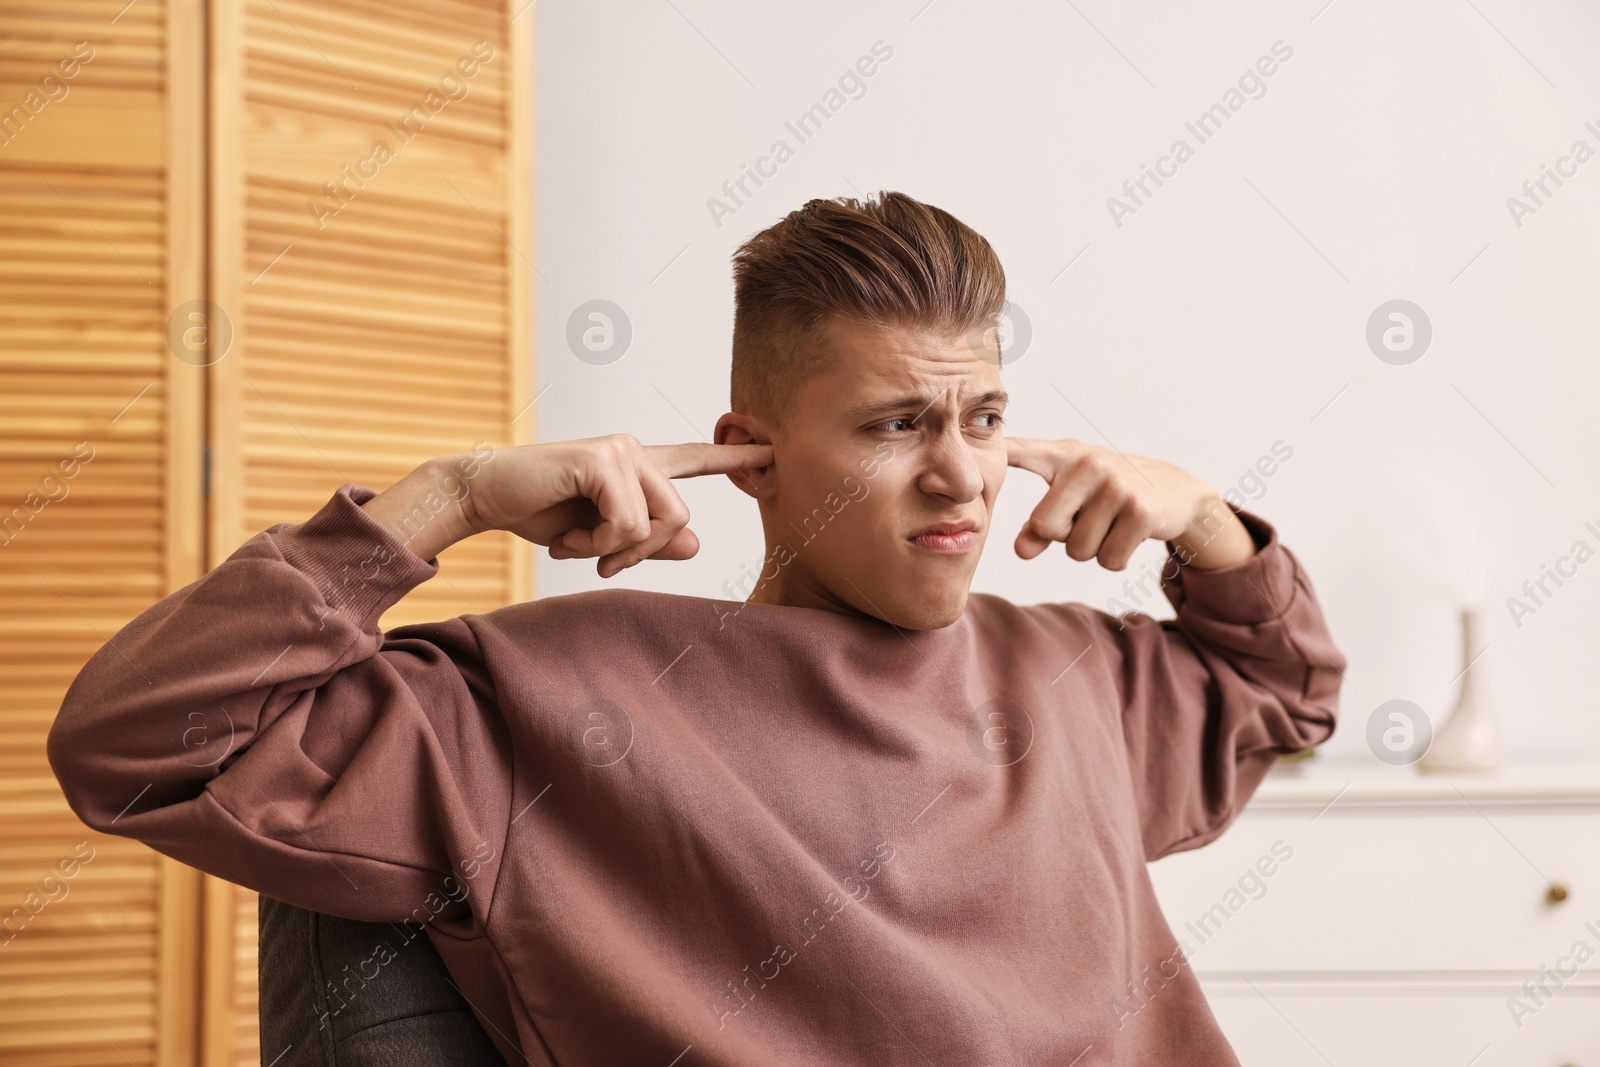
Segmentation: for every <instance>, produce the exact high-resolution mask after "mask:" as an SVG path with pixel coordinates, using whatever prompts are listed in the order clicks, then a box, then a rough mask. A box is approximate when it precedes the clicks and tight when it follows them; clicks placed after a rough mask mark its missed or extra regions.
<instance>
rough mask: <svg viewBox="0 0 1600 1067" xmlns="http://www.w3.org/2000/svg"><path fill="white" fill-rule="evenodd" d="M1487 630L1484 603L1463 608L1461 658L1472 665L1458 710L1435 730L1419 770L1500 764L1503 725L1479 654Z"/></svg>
mask: <svg viewBox="0 0 1600 1067" xmlns="http://www.w3.org/2000/svg"><path fill="white" fill-rule="evenodd" d="M1486 630H1487V627H1486V626H1485V625H1484V619H1483V608H1482V607H1481V606H1479V605H1474V606H1472V607H1469V608H1463V609H1462V611H1461V662H1462V664H1463V665H1464V666H1465V665H1466V664H1471V666H1468V667H1466V669H1465V671H1464V673H1463V674H1462V678H1461V691H1460V693H1459V694H1458V695H1457V696H1456V706H1455V710H1454V711H1452V712H1451V713H1450V718H1449V719H1447V720H1446V721H1445V723H1444V725H1443V726H1441V727H1439V729H1438V731H1437V732H1436V733H1435V734H1434V736H1433V744H1431V745H1430V746H1428V751H1427V752H1426V753H1424V754H1423V757H1422V758H1421V759H1420V760H1418V761H1417V769H1418V770H1420V771H1424V772H1427V773H1443V772H1452V773H1459V772H1463V771H1474V772H1490V771H1496V770H1499V768H1500V725H1499V723H1498V722H1497V721H1496V716H1495V711H1494V707H1493V705H1491V704H1490V703H1489V687H1488V684H1487V679H1486V678H1485V677H1484V661H1483V659H1482V658H1481V656H1480V654H1481V653H1482V652H1483V650H1484V645H1485V643H1484V640H1483V637H1484V633H1485V632H1486ZM1475 657H1477V661H1476V662H1474V658H1475Z"/></svg>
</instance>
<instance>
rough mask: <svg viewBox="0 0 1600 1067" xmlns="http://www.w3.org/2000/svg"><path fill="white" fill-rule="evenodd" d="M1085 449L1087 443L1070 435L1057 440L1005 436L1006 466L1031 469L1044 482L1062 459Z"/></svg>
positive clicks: (1072, 456)
mask: <svg viewBox="0 0 1600 1067" xmlns="http://www.w3.org/2000/svg"><path fill="white" fill-rule="evenodd" d="M1085 451H1088V445H1085V443H1083V442H1078V440H1074V438H1070V437H1067V438H1062V440H1059V442H1045V440H1040V438H1037V437H1008V438H1005V461H1006V466H1010V467H1021V469H1022V470H1032V472H1034V474H1037V475H1038V477H1042V478H1045V480H1046V482H1048V480H1050V478H1051V477H1053V475H1054V474H1056V470H1059V469H1061V466H1062V461H1064V459H1066V461H1070V459H1075V458H1077V456H1080V454H1083V453H1085Z"/></svg>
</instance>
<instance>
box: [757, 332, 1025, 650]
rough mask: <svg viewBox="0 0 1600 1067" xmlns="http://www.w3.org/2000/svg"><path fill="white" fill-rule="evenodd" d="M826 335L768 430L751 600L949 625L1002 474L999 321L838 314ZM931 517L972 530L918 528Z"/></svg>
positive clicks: (917, 625)
mask: <svg viewBox="0 0 1600 1067" xmlns="http://www.w3.org/2000/svg"><path fill="white" fill-rule="evenodd" d="M826 348H827V360H826V362H825V363H824V365H823V370H822V371H821V373H819V374H818V375H817V376H815V377H813V378H811V379H810V380H809V381H807V382H806V383H805V385H804V386H803V387H802V388H801V390H800V391H799V394H798V395H797V396H796V397H795V399H794V405H793V408H792V410H791V411H790V412H789V413H788V418H787V423H786V425H785V427H784V429H783V431H782V433H781V434H776V435H774V437H773V438H772V443H773V465H772V467H771V468H769V469H768V472H767V473H768V479H769V481H768V483H767V489H768V491H767V492H765V493H763V494H762V495H761V497H760V500H761V516H762V523H763V525H764V527H765V529H766V533H767V547H768V559H767V563H766V566H765V567H764V568H763V577H768V578H770V579H771V580H770V581H769V582H767V583H766V584H765V585H764V586H763V587H762V588H760V589H759V590H757V592H756V593H755V594H754V595H753V596H752V597H751V599H752V600H755V601H757V602H764V603H778V604H797V605H802V606H807V607H818V608H826V609H829V610H834V611H842V612H847V613H848V612H860V613H863V614H866V615H871V616H874V617H877V618H880V619H883V620H885V621H887V622H891V623H893V624H894V625H896V626H899V627H901V628H903V629H912V630H926V629H933V628H937V627H943V626H948V625H950V624H951V623H953V622H955V621H956V620H957V619H958V618H960V616H961V613H962V612H963V611H964V610H965V608H966V603H967V593H968V590H969V589H970V587H971V584H972V575H973V572H974V571H975V570H976V569H977V566H978V556H979V553H980V552H981V551H982V549H983V545H984V542H985V540H986V539H987V537H988V533H989V520H990V517H991V516H992V515H993V512H994V500H995V495H996V494H997V493H998V492H999V491H1000V485H1001V483H1002V482H1004V481H1005V475H1006V446H1005V436H1004V432H1003V431H1002V429H1001V426H1000V417H1001V414H1002V413H1003V412H1004V410H1005V406H1006V395H1005V391H1004V390H1003V389H1002V387H1001V384H1000V369H999V350H998V348H996V347H995V341H994V333H993V331H992V330H990V331H987V332H984V331H978V330H975V331H973V332H972V333H970V334H968V335H967V336H964V337H963V336H954V337H945V336H937V335H933V334H927V333H922V332H914V331H907V330H902V329H883V328H876V327H871V326H865V325H862V324H860V323H855V322H851V321H849V320H845V319H834V320H832V321H831V322H830V324H829V326H828V331H827V345H826ZM938 523H953V524H961V525H964V526H965V527H966V529H967V530H968V531H969V532H965V533H959V534H955V535H953V536H951V535H946V536H943V537H938V536H921V537H919V536H917V535H919V534H921V533H922V532H923V531H925V530H926V529H927V528H928V527H930V526H933V525H935V524H938ZM784 546H787V548H788V550H789V551H785V548H784ZM785 561H786V562H785ZM774 570H776V571H777V574H776V576H775V577H774V576H773V572H774Z"/></svg>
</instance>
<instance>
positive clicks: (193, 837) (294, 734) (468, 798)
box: [47, 485, 510, 921]
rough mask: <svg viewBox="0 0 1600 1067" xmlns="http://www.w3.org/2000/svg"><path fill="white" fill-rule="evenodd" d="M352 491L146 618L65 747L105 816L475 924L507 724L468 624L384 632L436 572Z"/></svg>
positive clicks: (505, 789) (359, 899)
mask: <svg viewBox="0 0 1600 1067" xmlns="http://www.w3.org/2000/svg"><path fill="white" fill-rule="evenodd" d="M373 495H374V494H373V492H372V490H370V489H365V488H361V487H358V486H350V485H346V486H344V487H343V488H341V489H340V490H339V491H338V492H337V493H335V494H334V496H333V498H332V499H331V500H330V501H329V502H328V503H327V504H326V505H325V506H324V507H323V508H322V509H321V510H320V511H319V512H317V514H316V515H314V516H313V517H312V518H310V519H309V520H307V521H306V522H304V523H302V524H299V525H280V526H274V527H272V528H271V529H269V530H266V531H265V532H263V533H260V534H257V535H256V536H255V537H253V538H251V539H250V540H249V541H247V542H246V543H245V544H244V545H243V546H241V547H240V548H239V549H238V551H236V552H234V554H233V555H232V556H230V557H228V559H227V560H225V561H224V562H223V563H222V564H221V565H219V566H218V567H216V568H215V569H214V570H212V571H211V572H210V573H209V574H207V575H206V576H205V577H203V578H201V579H200V580H199V581H197V582H194V583H192V584H191V585H189V586H187V587H185V588H183V589H181V590H179V591H177V592H176V593H173V594H172V595H171V596H168V597H167V598H166V599H164V600H162V601H160V602H159V603H157V604H155V605H154V606H153V607H151V608H150V609H148V610H147V611H145V612H144V613H143V614H141V615H139V616H138V617H137V618H135V619H134V620H133V621H132V622H130V623H129V624H128V625H127V626H126V627H124V628H123V629H122V630H121V631H120V632H119V633H118V634H116V636H114V637H113V638H112V639H111V640H110V641H108V642H107V643H106V644H105V645H104V646H103V647H102V648H101V649H100V650H99V651H98V652H96V653H95V655H94V656H93V657H92V658H91V659H90V660H89V662H88V664H87V665H86V666H85V667H84V668H83V670H82V671H81V672H80V673H79V674H78V676H77V678H76V679H75V680H74V681H73V683H72V685H71V687H70V688H69V689H68V690H67V694H66V697H65V700H64V702H63V704H62V706H61V711H60V713H59V715H58V716H57V718H56V720H55V723H54V724H53V725H52V727H51V730H50V735H49V739H48V744H47V751H48V755H49V759H50V765H51V768H52V769H53V770H54V772H55V775H56V777H57V778H58V779H59V780H60V782H61V786H62V789H63V791H64V792H65V794H66V797H67V801H68V803H69V804H70V805H71V807H72V809H73V811H74V812H76V813H77V814H78V816H79V817H80V818H81V819H83V821H84V822H85V823H87V824H88V825H89V826H91V827H93V828H95V829H97V830H101V831H103V832H106V833H111V834H119V835H122V836H125V837H131V838H136V839H138V840H140V841H143V842H144V843H146V844H148V845H149V846H150V847H152V848H154V849H156V850H157V851H159V852H162V853H165V854H166V855H168V856H172V857H174V858H175V859H178V860H181V861H182V862H184V863H187V864H189V865H190V866H193V867H197V868H199V869H200V870H203V871H206V872H208V873H211V874H214V875H217V876H218V877H221V878H225V879H228V880H229V881H232V882H237V883H239V884H240V885H244V886H247V887H249V888H251V889H254V890H257V891H258V892H262V893H265V894H267V895H268V896H272V897H276V898H277V899H279V900H284V901H287V902H289V903H291V904H295V905H298V906H300V907H304V908H310V909H313V910H317V911H322V912H327V913H329V914H334V915H342V916H345V917H347V918H352V919H363V920H368V921H398V920H402V919H405V918H408V917H418V918H445V919H459V918H464V917H465V916H466V915H467V914H468V913H469V911H470V910H471V909H470V904H469V903H468V902H467V897H468V895H469V894H471V893H478V892H481V893H483V894H484V896H485V898H487V896H488V895H489V891H490V890H491V889H492V887H493V881H494V874H495V872H496V870H497V864H496V863H495V861H496V860H497V859H498V858H499V856H500V855H501V853H502V851H503V845H504V834H505V828H506V825H507V812H508V809H509V805H510V750H509V743H508V736H507V732H506V729H505V726H504V724H503V722H502V721H501V719H500V715H499V711H498V709H497V707H496V704H495V701H494V693H493V689H492V685H491V683H490V680H489V678H488V677H487V674H486V672H485V670H484V667H483V665H482V659H481V656H480V653H479V649H478V646H477V643H476V640H475V639H474V637H473V635H472V633H471V631H470V630H469V629H468V627H467V625H466V623H465V622H464V621H462V620H460V619H456V620H453V621H450V622H445V623H438V624H430V625H426V626H411V627H404V628H401V629H397V630H394V631H391V632H390V633H389V634H388V635H387V637H386V636H385V635H384V634H383V633H381V632H380V631H379V629H378V618H379V617H380V616H381V615H382V614H383V612H384V611H385V610H386V609H387V608H388V607H389V606H390V605H392V604H394V603H395V602H396V601H398V600H399V599H400V598H401V597H402V596H404V595H405V594H406V592H407V591H409V590H410V589H411V588H413V587H414V586H416V585H418V584H420V583H421V582H423V581H424V580H426V579H427V578H429V577H431V576H432V575H433V574H435V573H436V572H437V570H438V567H437V565H436V564H435V563H434V562H433V561H425V560H422V559H421V558H419V557H418V556H416V555H415V554H414V553H412V552H411V551H410V550H409V549H408V548H407V547H406V546H405V543H404V542H403V541H401V540H400V539H399V538H397V537H396V536H395V535H394V534H392V533H391V532H390V531H389V530H388V529H387V528H385V527H384V526H383V525H382V524H381V523H379V522H377V521H376V520H375V519H373V518H372V517H371V516H370V515H368V514H367V513H366V511H364V510H363V509H362V508H361V507H360V505H361V504H362V503H364V502H365V501H366V500H368V499H370V498H371V497H372V496H373Z"/></svg>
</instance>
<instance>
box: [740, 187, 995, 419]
mask: <svg viewBox="0 0 1600 1067" xmlns="http://www.w3.org/2000/svg"><path fill="white" fill-rule="evenodd" d="M733 279H734V313H733V385H732V393H733V395H732V402H733V410H734V411H739V412H744V413H746V414H752V415H758V416H760V417H762V418H765V419H767V420H768V421H769V422H770V423H771V424H773V425H774V426H775V427H777V428H780V429H781V428H782V427H783V425H784V424H785V422H786V416H787V415H788V414H789V413H790V410H791V409H792V406H793V400H794V397H795V395H796V394H797V393H798V391H799V389H800V386H801V385H802V384H803V383H804V381H805V380H806V378H807V377H808V376H809V375H810V373H811V372H812V371H813V370H814V369H816V368H817V367H818V366H820V365H821V364H822V363H823V362H825V361H826V359H827V358H828V353H827V351H826V341H827V338H826V328H827V325H828V322H829V321H830V320H831V319H833V318H834V317H836V316H837V317H842V318H844V319H849V320H853V321H855V322H859V323H863V324H865V325H868V326H878V327H896V328H901V329H915V330H923V331H927V332H931V333H936V334H939V335H942V336H947V337H956V336H962V335H964V334H966V333H967V331H969V330H971V329H972V328H973V327H975V326H980V325H989V324H992V323H994V322H995V321H996V320H997V319H998V318H999V315H1000V313H1001V311H1002V309H1003V308H1004V306H1005V300H1006V275H1005V271H1004V270H1002V269H1001V267H1000V259H999V257H998V256H996V255H995V253H994V249H993V248H991V247H989V242H988V241H986V240H984V239H983V237H982V236H981V235H980V234H978V233H977V231H975V230H973V229H972V228H971V227H970V226H968V225H966V224H965V223H963V222H962V221H961V220H959V219H957V218H956V217H955V216H954V215H951V214H950V213H949V212H947V211H942V210H940V209H939V208H936V207H933V206H931V205H929V204H924V203H921V202H920V201H917V200H913V199H911V197H909V196H906V195H905V194H904V193H894V192H881V193H879V194H878V199H877V200H872V199H868V200H866V201H861V200H855V199H852V198H849V197H838V198H835V199H832V200H812V201H810V202H809V203H807V204H806V206H805V207H802V208H800V209H799V210H798V211H792V212H790V213H789V214H788V215H787V216H785V217H784V218H783V219H782V220H780V221H779V222H777V223H774V224H773V225H772V226H769V227H768V228H767V229H765V230H762V231H761V232H760V233H758V234H756V235H755V236H754V237H752V238H750V239H749V240H748V241H746V242H745V243H744V244H743V245H741V246H740V247H739V249H738V251H736V252H735V253H734V255H733Z"/></svg>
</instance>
